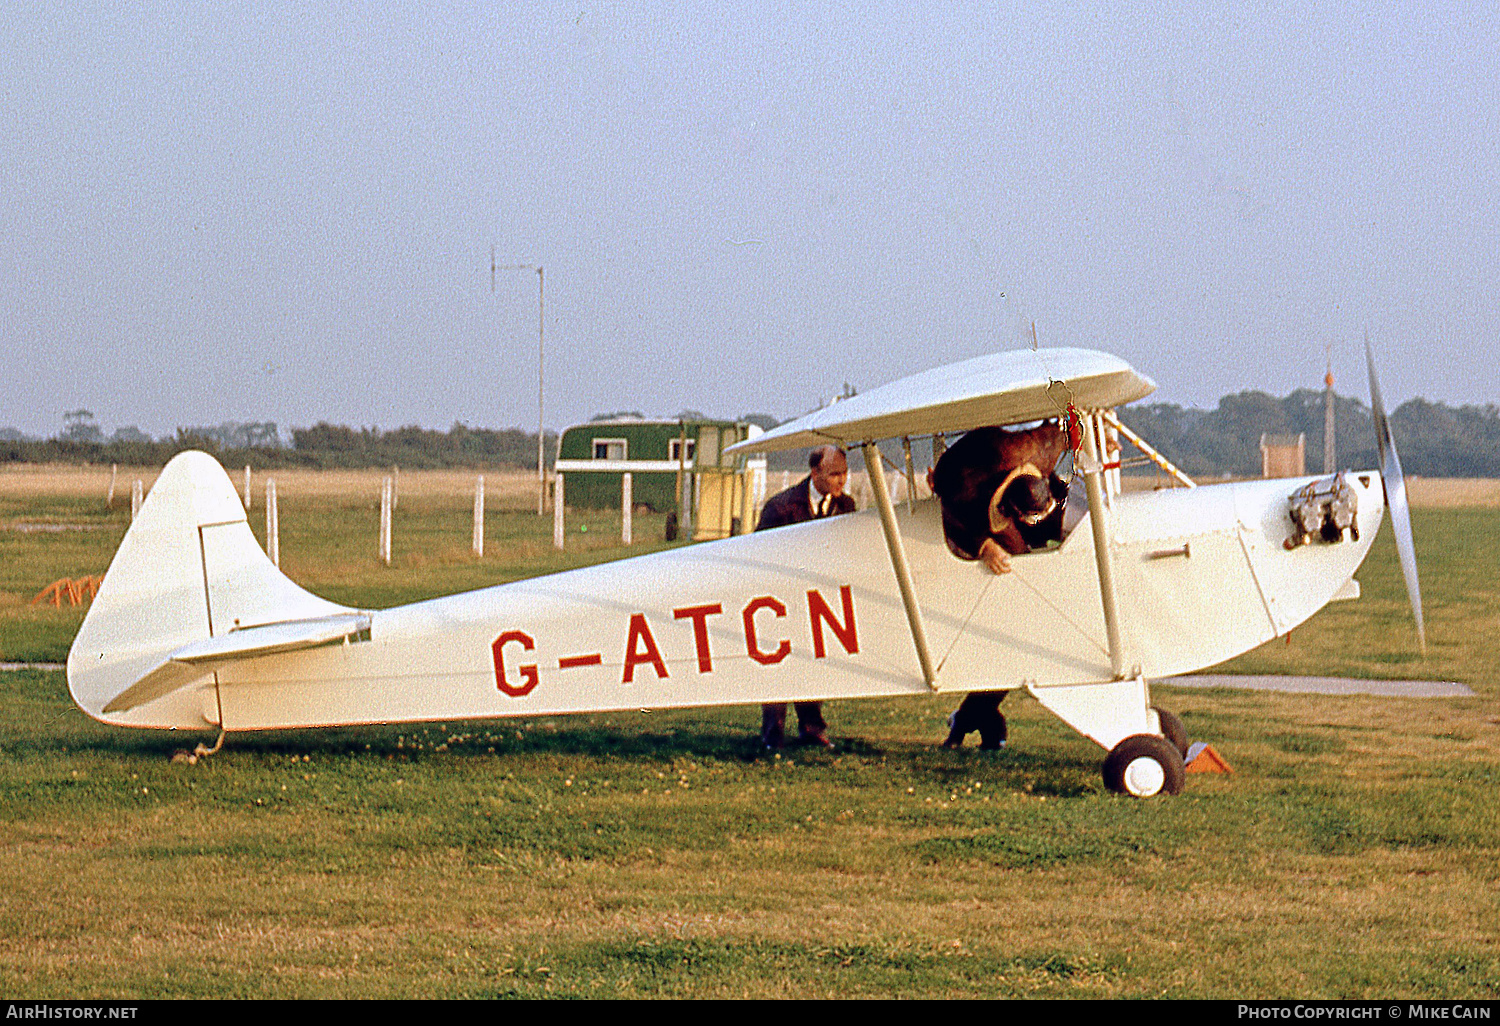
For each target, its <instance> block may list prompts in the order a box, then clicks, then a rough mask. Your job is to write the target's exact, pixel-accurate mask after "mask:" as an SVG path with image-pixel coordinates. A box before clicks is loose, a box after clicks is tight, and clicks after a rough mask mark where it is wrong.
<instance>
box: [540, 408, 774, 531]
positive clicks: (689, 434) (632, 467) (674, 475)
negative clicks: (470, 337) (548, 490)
mask: <svg viewBox="0 0 1500 1026" xmlns="http://www.w3.org/2000/svg"><path fill="white" fill-rule="evenodd" d="M760 433H761V429H760V428H759V427H758V426H756V425H754V424H748V423H745V422H743V421H733V420H646V419H644V418H639V417H616V418H611V419H608V420H595V421H590V422H589V423H587V424H578V425H575V426H573V427H570V428H568V429H567V430H566V431H564V432H563V435H562V441H561V442H560V443H559V445H558V451H557V462H556V464H555V466H554V468H553V469H554V471H555V472H556V475H557V479H558V480H559V481H562V482H563V501H564V503H566V504H567V505H569V506H574V507H577V508H580V509H618V508H619V507H620V503H621V501H622V488H623V478H624V475H625V474H627V473H628V474H629V475H630V478H631V500H632V502H633V504H634V505H635V506H637V507H641V506H645V507H647V508H649V509H651V510H652V511H654V512H657V513H662V512H666V513H669V514H672V513H675V514H676V519H675V521H673V522H674V523H675V524H676V525H677V530H679V531H681V533H682V534H683V535H684V536H686V537H689V538H691V539H692V540H694V541H707V540H710V539H714V538H728V537H729V536H730V535H734V534H743V533H745V532H746V531H749V530H751V529H752V528H753V527H754V526H755V514H756V512H757V511H758V510H759V509H760V506H761V503H763V502H764V501H765V491H766V461H765V457H763V456H759V455H754V456H749V457H747V456H745V455H725V454H724V450H725V449H726V448H728V447H729V446H731V445H734V444H736V443H738V442H744V441H747V440H749V439H751V438H754V437H755V436H757V435H759V434H760Z"/></svg>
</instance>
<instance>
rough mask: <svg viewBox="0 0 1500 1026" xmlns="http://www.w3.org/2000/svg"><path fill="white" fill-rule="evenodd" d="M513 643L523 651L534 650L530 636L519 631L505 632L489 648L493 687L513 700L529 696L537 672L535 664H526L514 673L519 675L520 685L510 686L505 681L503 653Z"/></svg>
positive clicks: (534, 644) (534, 683)
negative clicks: (491, 659)
mask: <svg viewBox="0 0 1500 1026" xmlns="http://www.w3.org/2000/svg"><path fill="white" fill-rule="evenodd" d="M512 641H514V642H515V643H516V644H518V645H520V646H521V648H522V650H523V651H526V652H530V651H533V650H534V649H535V648H536V642H535V641H533V640H532V639H531V635H529V634H525V633H523V632H521V631H506V632H505V633H504V634H502V635H500V636H499V637H498V638H496V639H495V643H494V644H493V645H491V646H490V651H491V652H493V653H494V654H495V686H496V687H498V688H499V689H500V690H501V691H503V692H505V693H506V694H507V695H510V696H511V697H513V698H520V697H521V696H523V695H529V694H531V689H532V688H534V687H536V682H537V672H536V664H535V663H528V664H527V665H526V666H517V667H516V672H517V673H518V674H520V675H521V683H520V684H511V683H510V682H509V681H507V680H506V679H505V653H504V648H505V646H506V645H508V644H509V643H510V642H512Z"/></svg>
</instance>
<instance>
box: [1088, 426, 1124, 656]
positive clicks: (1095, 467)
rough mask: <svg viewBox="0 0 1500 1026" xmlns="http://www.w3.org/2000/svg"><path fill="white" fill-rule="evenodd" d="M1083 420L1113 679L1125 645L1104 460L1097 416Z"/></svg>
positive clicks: (1096, 556)
mask: <svg viewBox="0 0 1500 1026" xmlns="http://www.w3.org/2000/svg"><path fill="white" fill-rule="evenodd" d="M1080 419H1081V420H1082V421H1083V428H1084V432H1083V459H1082V460H1081V461H1080V464H1081V466H1080V467H1079V469H1080V470H1082V471H1083V484H1084V489H1085V490H1086V492H1087V493H1088V497H1089V526H1090V528H1091V529H1092V530H1093V533H1094V562H1095V564H1096V565H1097V566H1098V568H1099V598H1100V600H1101V601H1102V602H1103V603H1104V630H1105V633H1106V634H1107V635H1108V636H1109V669H1110V673H1112V674H1113V675H1114V679H1115V680H1121V679H1123V678H1124V677H1125V645H1124V642H1123V641H1121V639H1120V603H1119V600H1118V599H1117V598H1116V597H1115V571H1114V564H1113V562H1112V561H1111V559H1110V552H1109V523H1108V511H1107V509H1106V508H1105V504H1106V501H1107V500H1106V499H1105V497H1104V459H1103V453H1102V451H1101V445H1100V428H1101V426H1100V418H1099V417H1095V416H1085V417H1081V418H1080Z"/></svg>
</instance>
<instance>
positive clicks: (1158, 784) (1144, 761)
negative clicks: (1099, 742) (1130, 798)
mask: <svg viewBox="0 0 1500 1026" xmlns="http://www.w3.org/2000/svg"><path fill="white" fill-rule="evenodd" d="M1185 779H1186V772H1185V771H1184V769H1183V765H1182V755H1181V754H1180V753H1179V752H1178V751H1177V749H1176V748H1174V747H1173V746H1172V744H1171V742H1169V741H1167V740H1166V739H1165V738H1161V737H1157V736H1156V735H1155V734H1132V735H1131V736H1130V737H1127V738H1126V739H1125V740H1124V741H1121V742H1120V743H1119V744H1117V745H1115V747H1114V748H1113V749H1111V750H1110V753H1109V755H1108V757H1106V758H1105V760H1104V786H1105V787H1107V788H1109V789H1110V790H1111V791H1114V792H1115V793H1116V794H1130V795H1134V796H1135V797H1137V798H1150V797H1151V796H1152V795H1157V794H1178V793H1180V792H1181V791H1182V785H1183V781H1184V780H1185Z"/></svg>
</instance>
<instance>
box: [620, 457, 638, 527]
mask: <svg viewBox="0 0 1500 1026" xmlns="http://www.w3.org/2000/svg"><path fill="white" fill-rule="evenodd" d="M634 513H635V500H634V498H632V489H631V483H630V471H628V470H627V471H625V473H623V474H621V475H620V541H622V542H624V543H625V544H626V545H629V544H631V535H632V531H631V517H632V516H633V515H634Z"/></svg>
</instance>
